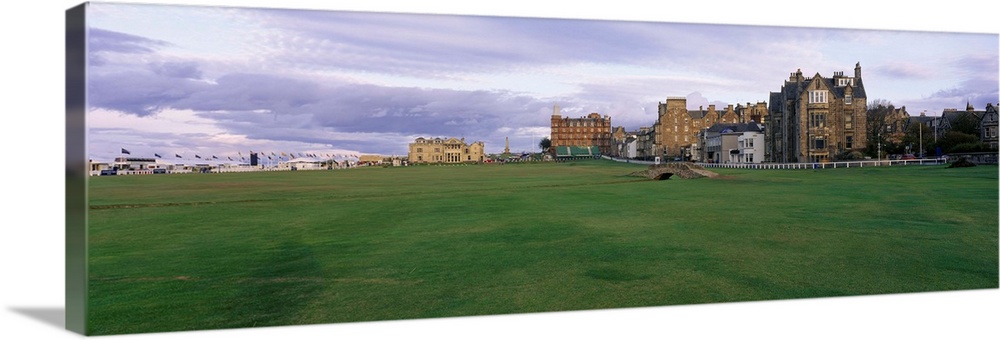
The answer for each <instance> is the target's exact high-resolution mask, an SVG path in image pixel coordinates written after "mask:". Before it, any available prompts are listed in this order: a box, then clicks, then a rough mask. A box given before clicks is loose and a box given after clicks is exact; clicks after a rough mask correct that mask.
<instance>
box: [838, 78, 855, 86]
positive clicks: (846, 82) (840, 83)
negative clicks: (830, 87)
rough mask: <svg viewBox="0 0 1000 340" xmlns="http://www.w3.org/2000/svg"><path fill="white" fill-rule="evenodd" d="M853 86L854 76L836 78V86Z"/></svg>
mask: <svg viewBox="0 0 1000 340" xmlns="http://www.w3.org/2000/svg"><path fill="white" fill-rule="evenodd" d="M847 85H851V86H854V78H840V79H837V86H847Z"/></svg>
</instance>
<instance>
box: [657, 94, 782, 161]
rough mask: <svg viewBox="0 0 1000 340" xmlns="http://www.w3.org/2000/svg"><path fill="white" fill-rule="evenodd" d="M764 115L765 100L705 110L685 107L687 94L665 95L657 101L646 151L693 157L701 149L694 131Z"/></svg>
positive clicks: (758, 119)
mask: <svg viewBox="0 0 1000 340" xmlns="http://www.w3.org/2000/svg"><path fill="white" fill-rule="evenodd" d="M767 115H768V110H767V104H766V103H765V102H757V103H756V104H751V103H746V106H744V105H742V104H737V105H736V106H733V105H732V104H730V105H728V106H726V108H724V109H721V110H717V109H716V107H715V105H709V106H708V109H707V110H706V109H705V108H704V107H698V110H688V109H687V98H684V97H668V98H667V100H666V101H665V102H660V103H659V109H658V118H657V120H656V123H654V125H653V130H654V131H655V133H654V137H653V142H652V146H651V149H650V150H647V153H648V154H651V155H655V156H659V157H664V159H671V158H677V157H680V158H683V159H697V158H699V157H698V156H697V154H698V152H699V151H700V150H702V149H703V147H701V146H699V145H698V134H699V133H700V132H701V131H702V130H703V129H707V128H708V127H711V126H712V125H714V124H717V123H726V124H737V123H749V122H756V123H763V122H764V120H765V119H766V118H767Z"/></svg>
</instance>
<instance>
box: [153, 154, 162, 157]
mask: <svg viewBox="0 0 1000 340" xmlns="http://www.w3.org/2000/svg"><path fill="white" fill-rule="evenodd" d="M153 156H156V158H163V156H160V154H158V153H154V154H153Z"/></svg>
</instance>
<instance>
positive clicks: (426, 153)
mask: <svg viewBox="0 0 1000 340" xmlns="http://www.w3.org/2000/svg"><path fill="white" fill-rule="evenodd" d="M484 150H485V145H484V144H483V142H473V143H471V144H467V143H466V142H465V138H461V139H459V138H454V137H452V138H448V139H442V138H434V139H427V138H423V137H420V138H417V139H416V141H414V142H413V143H410V153H409V162H410V164H419V163H477V162H483V161H485V160H486V155H485V152H484Z"/></svg>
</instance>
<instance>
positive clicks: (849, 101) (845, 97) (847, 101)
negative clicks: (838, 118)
mask: <svg viewBox="0 0 1000 340" xmlns="http://www.w3.org/2000/svg"><path fill="white" fill-rule="evenodd" d="M851 97H852V96H851V95H849V94H845V95H844V104H847V105H850V104H851V100H852V98H851Z"/></svg>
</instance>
